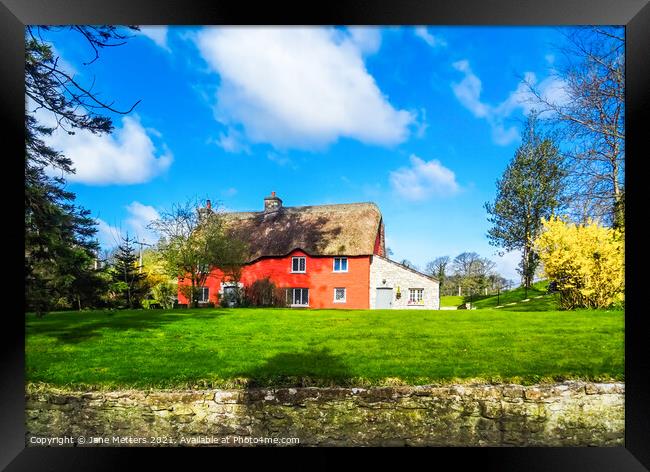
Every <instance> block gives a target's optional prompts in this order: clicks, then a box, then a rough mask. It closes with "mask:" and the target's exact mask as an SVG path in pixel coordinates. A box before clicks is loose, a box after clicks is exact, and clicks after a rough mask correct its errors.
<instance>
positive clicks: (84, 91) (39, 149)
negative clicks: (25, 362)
mask: <svg viewBox="0 0 650 472" xmlns="http://www.w3.org/2000/svg"><path fill="white" fill-rule="evenodd" d="M59 30H72V31H75V32H77V33H79V34H80V35H81V36H82V37H83V38H84V39H85V40H86V41H87V43H88V44H89V45H90V46H91V48H92V50H93V53H94V57H93V59H92V60H91V61H90V62H93V61H95V60H96V59H97V58H98V57H99V56H98V50H99V49H101V48H104V47H109V46H117V45H119V44H121V43H122V42H123V40H124V39H125V38H126V36H125V35H123V34H122V33H120V30H119V28H118V27H115V26H101V25H100V26H83V25H78V26H29V25H28V26H27V27H26V28H25V88H26V98H27V110H26V117H25V309H26V310H33V311H36V312H37V313H38V314H43V313H45V312H47V311H49V310H51V309H54V308H56V307H70V306H72V304H73V303H75V302H76V305H77V306H78V307H81V306H82V304H83V303H91V304H94V303H95V302H96V299H97V291H98V290H99V287H101V286H102V284H103V283H104V281H105V277H102V276H101V275H100V274H99V273H97V272H95V270H96V269H95V267H94V259H95V254H96V251H97V242H96V240H95V239H94V235H95V233H96V231H97V230H96V228H95V222H94V220H93V219H92V218H91V217H90V212H89V211H88V210H85V209H83V208H81V207H79V206H77V205H76V204H75V203H74V200H75V196H74V194H73V193H72V192H69V191H67V190H66V189H65V187H64V184H65V182H64V180H63V179H62V178H52V177H50V176H48V175H47V174H46V172H45V169H46V168H48V167H50V168H54V169H57V170H60V171H62V172H63V173H73V172H74V169H73V168H72V162H71V160H70V159H69V158H67V157H65V156H63V155H62V154H60V153H58V152H57V151H56V150H54V149H52V148H50V147H49V146H47V145H46V144H45V142H44V141H43V138H44V137H45V136H48V135H50V134H51V133H52V132H53V131H54V128H48V127H45V126H42V125H40V124H39V123H38V122H37V120H36V118H35V117H34V115H33V113H34V111H35V109H44V110H47V111H49V112H51V113H52V114H53V115H54V116H55V117H56V121H57V126H58V127H61V128H62V129H65V130H66V131H68V133H70V134H74V131H73V130H74V129H75V128H77V129H86V130H90V131H92V132H94V133H107V132H110V131H111V130H112V121H111V119H110V117H106V116H101V115H100V114H99V112H100V111H106V110H108V111H111V112H115V113H128V112H129V111H131V110H128V111H126V112H120V111H119V110H116V109H114V108H113V107H112V104H108V103H105V102H102V101H100V100H99V99H98V98H97V96H96V95H95V94H94V92H93V91H92V90H91V88H85V87H83V86H82V85H81V84H79V83H78V82H77V81H76V80H75V79H74V78H73V77H72V76H70V75H69V74H68V73H67V72H66V71H65V70H62V69H61V67H60V65H59V60H58V58H57V57H56V56H55V55H54V54H53V52H52V51H53V48H52V46H51V45H50V44H48V43H47V41H45V40H44V39H43V38H42V37H41V33H42V32H50V33H51V32H55V31H59ZM134 106H135V105H134ZM131 109H133V107H131ZM93 294H94V295H93ZM93 300H94V301H93Z"/></svg>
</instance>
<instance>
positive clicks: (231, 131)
mask: <svg viewBox="0 0 650 472" xmlns="http://www.w3.org/2000/svg"><path fill="white" fill-rule="evenodd" d="M209 142H211V143H214V144H216V145H217V146H219V147H220V148H221V149H223V150H224V151H226V152H230V153H235V154H239V153H241V152H243V153H246V154H250V147H249V146H248V145H247V144H246V143H245V142H244V136H242V134H241V133H240V132H239V131H237V130H236V129H235V128H232V127H228V130H227V131H226V132H225V133H223V132H222V133H219V139H211V140H209Z"/></svg>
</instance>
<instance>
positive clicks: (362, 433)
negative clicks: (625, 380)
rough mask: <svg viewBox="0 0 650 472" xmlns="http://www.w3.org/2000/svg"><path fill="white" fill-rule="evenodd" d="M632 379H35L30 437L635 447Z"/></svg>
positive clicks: (171, 442)
mask: <svg viewBox="0 0 650 472" xmlns="http://www.w3.org/2000/svg"><path fill="white" fill-rule="evenodd" d="M624 418H625V414H624V384H622V383H585V382H566V383H560V384H548V385H534V386H522V385H480V384H475V385H450V386H418V387H381V388H379V387H377V388H370V389H362V388H281V389H261V388H258V389H240V390H183V391H181V390H167V391H160V390H158V391H141V390H122V391H110V392H100V391H89V392H81V391H78V392H70V391H61V390H56V389H51V388H42V387H41V388H34V387H29V386H28V390H27V404H26V427H27V428H26V429H27V437H26V445H27V446H28V447H30V446H35V447H38V446H45V445H61V446H116V445H120V446H193V445H218V446H226V445H227V446H239V445H242V446H246V445H258V444H267V445H289V444H291V445H294V444H295V443H296V440H295V439H293V440H291V439H290V438H297V441H298V444H299V445H306V446H319V445H323V446H325V445H345V446H352V445H367V446H404V445H410V446H623V444H624V442H623V439H624Z"/></svg>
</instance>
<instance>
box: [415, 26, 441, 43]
mask: <svg viewBox="0 0 650 472" xmlns="http://www.w3.org/2000/svg"><path fill="white" fill-rule="evenodd" d="M415 36H417V37H418V38H420V39H422V40H423V41H424V42H425V43H427V44H428V45H429V46H431V47H432V48H435V47H445V46H446V45H447V41H445V40H444V39H443V38H441V37H439V36H435V35H433V34H431V33H430V32H429V30H428V29H427V28H426V27H425V26H418V27H416V28H415Z"/></svg>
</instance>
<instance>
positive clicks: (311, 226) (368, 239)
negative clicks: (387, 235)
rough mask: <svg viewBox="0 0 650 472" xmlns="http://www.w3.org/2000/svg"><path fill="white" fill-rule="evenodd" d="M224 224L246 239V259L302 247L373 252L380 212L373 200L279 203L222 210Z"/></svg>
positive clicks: (323, 252)
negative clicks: (267, 207)
mask: <svg viewBox="0 0 650 472" xmlns="http://www.w3.org/2000/svg"><path fill="white" fill-rule="evenodd" d="M223 216H224V219H225V224H226V227H227V228H229V229H230V230H231V231H232V233H233V234H234V235H235V237H237V238H239V239H242V240H243V241H245V242H246V243H248V246H249V249H250V257H249V259H248V260H249V262H250V261H253V260H255V259H259V258H260V257H268V256H280V257H281V256H285V255H287V254H289V253H290V252H291V251H293V250H294V249H302V250H303V251H305V252H306V253H307V254H309V255H312V256H361V255H370V254H372V253H373V250H374V246H375V239H376V237H377V231H378V230H379V225H380V224H381V212H380V211H379V208H378V207H377V205H375V204H374V203H347V204H341V205H317V206H300V207H281V208H280V209H279V210H277V211H271V212H267V213H265V212H263V211H258V212H237V213H224V214H223Z"/></svg>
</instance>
